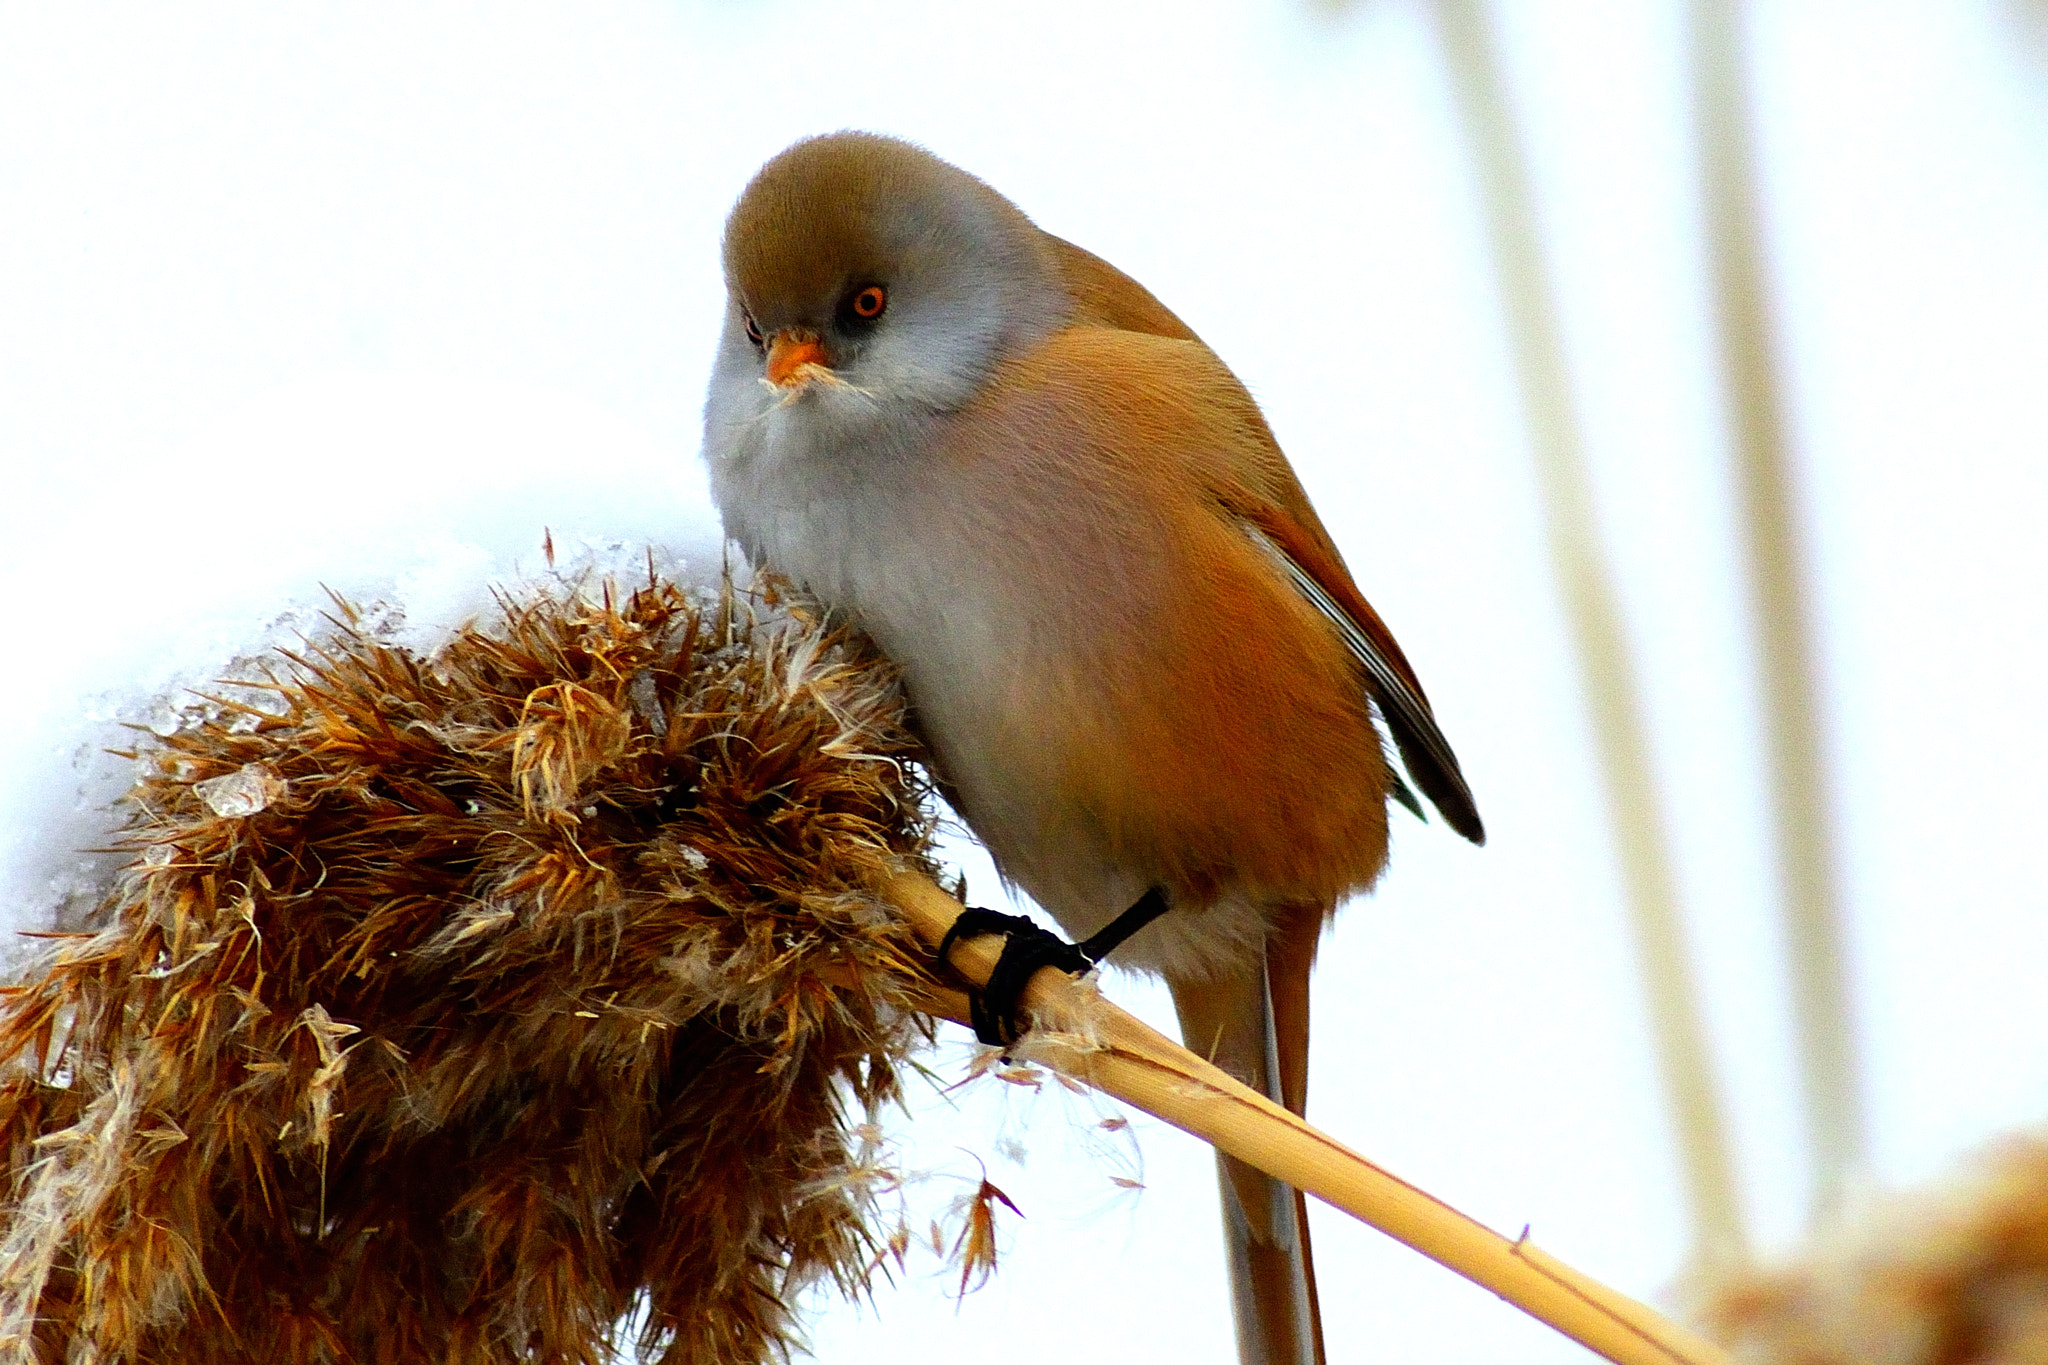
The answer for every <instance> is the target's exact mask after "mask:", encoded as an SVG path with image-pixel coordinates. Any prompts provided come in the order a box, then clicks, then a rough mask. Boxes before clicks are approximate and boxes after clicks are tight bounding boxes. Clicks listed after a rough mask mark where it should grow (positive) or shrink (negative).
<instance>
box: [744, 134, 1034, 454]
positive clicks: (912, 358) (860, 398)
mask: <svg viewBox="0 0 2048 1365" xmlns="http://www.w3.org/2000/svg"><path fill="white" fill-rule="evenodd" d="M724 257H725V280H726V295H727V302H726V315H725V323H724V332H723V335H722V337H721V339H720V345H719V354H718V361H717V366H716V370H715V373H714V376H713V381H712V401H711V408H712V411H711V416H712V417H713V419H714V420H713V428H714V433H713V434H714V446H715V445H716V439H715V437H716V428H717V426H718V422H717V421H716V418H717V417H718V416H719V414H720V411H721V410H722V409H724V410H727V415H728V416H730V417H735V418H740V419H743V420H744V419H749V418H753V417H757V416H759V415H761V414H763V413H766V412H769V411H772V410H775V409H783V410H787V411H789V412H791V414H792V416H791V418H790V420H795V421H801V422H810V423H812V424H814V425H815V424H817V423H818V422H819V421H820V420H821V419H825V418H827V417H828V416H829V417H831V418H836V420H837V421H838V422H840V423H845V422H851V421H857V420H859V419H860V418H861V417H862V416H863V415H866V416H867V417H868V418H870V419H872V418H875V417H877V416H882V417H886V415H887V414H889V413H891V412H902V411H905V410H909V411H914V412H922V413H932V412H947V411H952V410H954V409H957V408H959V407H960V406H962V405H963V404H965V403H966V402H967V401H968V400H969V399H971V398H972V397H973V396H974V394H975V393H976V392H977V391H978V389H979V387H980V385H981V383H982V381H983V379H984V378H985V377H986V375H987V374H988V372H989V370H990V369H991V368H992V367H993V366H994V365H995V364H996V363H997V362H998V361H999V360H1000V359H1001V358H1002V357H1003V356H1004V355H1005V354H1008V353H1011V352H1014V351H1016V350H1018V349H1021V348H1023V347H1026V346H1028V345H1030V344H1031V343H1032V342H1034V341H1036V340H1037V339H1038V338H1040V337H1042V336H1044V335H1045V334H1046V333H1048V332H1050V331H1052V330H1053V329H1054V328H1056V327H1058V326H1060V325H1061V324H1062V323H1063V322H1064V321H1065V319H1066V316H1067V314H1068V312H1069V311H1071V308H1072V302H1071V299H1070V298H1069V296H1068V295H1067V292H1066V290H1065V288H1064V286H1063V284H1062V282H1061V279H1060V275H1059V269H1058V265H1057V262H1056V259H1055V257H1054V256H1053V254H1052V251H1051V249H1050V248H1049V247H1048V245H1047V240H1046V238H1045V235H1044V234H1043V233H1041V232H1040V231H1039V230H1038V229H1037V228H1036V227H1035V226H1034V225H1033V224H1032V223H1031V220H1030V219H1028V218H1026V217H1025V216H1024V214H1023V213H1022V212H1021V211H1019V210H1018V209H1017V207H1016V206H1015V205H1013V204H1011V203H1010V202H1009V201H1008V200H1007V199H1005V198H1003V197H1002V196H1001V195H1000V194H997V193H996V192H995V191H994V190H992V189H990V188H989V187H988V186H987V185H984V184H983V183H982V182H981V181H979V180H977V179H975V178H974V177H973V176H971V175H968V174H967V173H966V172H964V171H962V170H959V169H958V168H957V167H954V166H951V165H949V164H947V163H946V162H944V161H941V160H940V159H939V158H937V157H935V156H933V155H931V154H930V153H929V152H926V151H924V150H923V149H921V148H918V147H915V146H912V145H911V144H909V143H907V142H901V141H898V140H896V139H894V138H887V137H879V136H876V135H874V134H869V133H834V134H831V135H828V136H825V137H816V138H810V139H808V140H806V141H803V142H799V143H797V144H796V145H795V146H793V147H791V148H789V149H788V150H787V151H785V152H783V153H782V154H781V155H779V156H777V157H776V158H775V159H774V160H772V161H770V162H769V163H768V164H767V165H765V166H763V167H762V168H761V170H760V172H759V174H757V175H756V176H755V177H754V179H753V182H752V183H751V184H749V185H748V186H747V188H746V190H745V192H744V193H743V194H742V195H741V196H740V200H739V203H738V204H737V205H736V206H735V207H734V209H733V211H732V215H731V217H730V218H729V219H728V220H727V222H726V228H725V243H724Z"/></svg>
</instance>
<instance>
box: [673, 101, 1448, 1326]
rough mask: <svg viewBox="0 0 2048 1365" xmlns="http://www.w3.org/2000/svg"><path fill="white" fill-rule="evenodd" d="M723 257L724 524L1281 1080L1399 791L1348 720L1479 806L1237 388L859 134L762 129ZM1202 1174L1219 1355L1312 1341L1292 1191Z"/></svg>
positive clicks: (939, 756) (1254, 1177) (1245, 1178)
mask: <svg viewBox="0 0 2048 1365" xmlns="http://www.w3.org/2000/svg"><path fill="white" fill-rule="evenodd" d="M725 264H726V277H727V285H728V295H729V305H728V309H727V315H726V320H725V330H724V335H723V337H722V339H721V343H720V350H719V359H718V364H717V366H716V368H715V369H714V372H713V375H712V382H711V395H710V399H709V401H708V403H707V405H706V414H705V448H706V458H707V461H708V462H709V464H710V467H711V475H712V487H713V492H714V494H715V495H716V497H717V498H718V501H719V505H720V508H721V510H722V512H723V513H724V515H725V518H726V525H727V529H728V530H729V531H730V532H731V533H732V535H733V536H734V537H735V539H737V540H739V541H740V542H741V544H742V545H743V546H744V547H745V548H746V550H747V552H748V553H749V554H750V555H752V556H754V557H756V558H757V559H759V560H763V561H765V562H766V563H768V564H769V565H770V566H772V567H774V568H777V569H779V570H781V571H782V572H783V573H785V574H787V575H788V576H789V577H790V578H792V579H793V580H795V581H796V582H797V583H798V584H799V585H800V586H802V587H803V588H805V589H806V590H807V591H809V592H811V593H812V594H814V595H815V596H817V597H818V598H820V599H821V600H822V601H824V602H825V603H827V604H828V605H829V606H831V607H832V608H834V609H835V610H837V611H839V612H841V613H843V614H845V615H846V616H848V617H849V618H851V619H853V620H855V621H857V622H858V623H859V624H860V625H862V626H863V627H864V628H865V629H866V630H867V631H868V632H869V633H870V634H871V635H872V636H873V637H874V639H875V640H876V642H877V643H878V644H879V645H880V646H881V647H882V649H883V650H884V651H885V652H886V653H888V655H889V656H890V657H891V658H892V659H893V660H894V661H895V662H896V664H897V665H898V666H899V667H900V668H901V669H902V671H903V677H904V685H905V689H906V692H907V694H908V695H909V698H910V701H911V705H912V708H913V718H914V720H915V722H916V723H917V725H918V727H919V729H920V730H921V732H922V733H923V734H924V736H925V737H926V739H927V741H928V742H929V745H930V748H931V751H932V758H933V764H934V767H935V769H936V771H937V774H938V776H939V777H940V779H941V781H942V783H943V784H944V786H945V790H946V791H947V794H948V795H949V797H951V798H952V800H953V801H954V803H955V804H956V805H957V806H958V808H959V809H960V811H961V813H962V814H963V815H964V816H965V817H966V818H967V820H968V822H969V824H971V825H972V826H973V828H974V830H975V832H976V833H977V834H978V835H979V836H980V838H981V839H982V841H983V842H984V843H985V844H986V845H987V847H988V849H989V851H990V853H991V854H992V855H993V856H994V858H995V860H996V863H997V866H998V867H999V868H1001V869H1002V871H1003V873H1004V875H1005V876H1006V877H1008V878H1009V879H1010V880H1012V881H1013V882H1015V883H1017V884H1018V885H1020V886H1022V887H1023V888H1024V889H1025V890H1026V891H1028V892H1029V893H1030V894H1031V895H1032V897H1033V898H1034V899H1036V900H1037V901H1038V902H1039V904H1041V905H1042V906H1044V907H1045V908H1046V909H1047V910H1049V911H1050V912H1051V913H1052V914H1053V916H1054V917H1055V918H1056V919H1058V920H1059V921H1060V923H1061V925H1062V926H1063V927H1064V928H1065V929H1066V930H1067V931H1068V932H1069V933H1071V934H1074V935H1075V936H1077V937H1082V936H1087V935H1092V934H1094V933H1096V932H1097V931H1098V930H1101V929H1102V928H1103V927H1104V926H1105V925H1107V924H1109V923H1111V922H1112V921H1113V920H1115V919H1117V917H1118V916H1119V915H1120V913H1121V912H1123V911H1124V910H1126V909H1127V908H1129V907H1131V906H1133V905H1134V904H1138V903H1149V902H1150V900H1151V898H1152V896H1153V893H1160V894H1163V896H1164V900H1165V903H1166V905H1167V907H1168V908H1167V910H1166V912H1165V913H1164V914H1163V915H1161V916H1160V917H1159V918H1157V919H1156V920H1153V921H1151V922H1150V923H1149V924H1148V925H1147V926H1146V927H1145V928H1143V929H1142V930H1140V931H1139V932H1138V933H1137V934H1136V935H1135V937H1133V938H1131V939H1130V940H1129V941H1128V942H1127V943H1126V944H1125V945H1124V946H1123V947H1121V948H1119V949H1117V950H1116V960H1117V961H1118V962H1120V963H1122V964H1124V965H1128V966H1133V967H1136V968H1138V969H1141V970H1151V971H1156V972H1158V973H1160V974H1162V975H1163V976H1165V977H1166V979H1167V982H1168V984H1169V986H1171V987H1172V989H1173V993H1174V999H1175V1003H1176V1006H1177V1008H1178V1010H1179V1012H1180V1015H1181V1021H1182V1029H1183V1032H1184V1034H1185V1035H1186V1036H1187V1039H1188V1041H1189V1043H1190V1045H1191V1046H1194V1047H1196V1048H1198V1049H1200V1050H1202V1051H1205V1052H1208V1053H1210V1054H1211V1055H1213V1056H1214V1057H1215V1058H1216V1059H1217V1060H1218V1062H1219V1063H1220V1064H1222V1065H1224V1066H1226V1067H1227V1068H1228V1069H1230V1070H1232V1071H1234V1072H1235V1073H1237V1074H1238V1075H1240V1076H1242V1077H1244V1078H1245V1079H1246V1080H1247V1081H1249V1082H1251V1083H1252V1084H1255V1085H1257V1086H1259V1087H1261V1088H1263V1089H1265V1090H1266V1091H1267V1092H1268V1093H1270V1094H1272V1095H1273V1096H1274V1097H1275V1098H1276V1099H1280V1100H1282V1101H1283V1102H1284V1103H1286V1104H1288V1105H1289V1106H1290V1107H1292V1108H1294V1109H1296V1110H1297V1112H1298V1111H1299V1109H1300V1107H1301V1106H1302V1105H1303V1104H1304V1103H1305V1102H1306V1087H1307V1045H1308V978H1309V970H1310V967H1311V965H1312V963H1313V961H1314V957H1315V947H1316V941H1317V937H1318V935H1319V933H1320V931H1321V926H1322V923H1323V920H1324V918H1325V917H1326V916H1327V915H1328V913H1329V912H1330V911H1331V910H1332V909H1333V908H1334V907H1335V905H1336V904H1337V902H1338V901H1339V900H1340V899H1341V898H1343V897H1344V896H1346V895H1348V894H1350V893H1353V892H1356V891H1360V890H1363V889H1365V888H1366V887H1369V886H1370V885H1371V884H1372V883H1373V881H1374V880H1375V879H1376V878H1377V877H1378V876H1379V874H1380V872H1381V870H1382V869H1383V868H1384V866H1385V863H1386V853H1387V800H1388V797H1389V795H1390V794H1391V795H1395V796H1399V797H1400V798H1402V799H1403V800H1404V801H1406V802H1408V803H1409V804H1411V805H1413V804H1415V799H1414V797H1413V796H1412V795H1410V794H1409V793H1408V791H1407V788H1406V786H1405V785H1403V784H1402V783H1401V782H1400V780H1399V778H1398V777H1397V776H1396V775H1395V773H1394V771H1393V769H1392V768H1391V767H1390V763H1389V758H1388V754H1387V751H1386V745H1385V741H1384V740H1383V738H1382V735H1381V731H1380V725H1379V721H1381V720H1383V721H1384V722H1385V724H1386V726H1387V729H1388V732H1389V733H1390V734H1391V735H1392V737H1393V739H1394V740H1395V741H1396V743H1397V745H1398V747H1399V750H1400V754H1401V757H1402V760H1403V762H1404V764H1405V765H1406V767H1407V769H1408V772H1409V774H1410V776H1411V777H1412V778H1413V779H1414V780H1415V782H1416V785H1418V786H1419V787H1420V788H1421V789H1422V791H1423V793H1424V794H1425V795H1427V796H1428V797H1429V798H1430V799H1431V800H1432V801H1433V802H1434V803H1435V804H1436V805H1437V807H1438V809H1439V810H1441V811H1442V812H1443V813H1444V815H1445V817H1446V819H1447V820H1449V822H1450V823H1451V824H1452V825H1453V827H1454V828H1456V829H1457V830H1458V831H1459V832H1460V833H1463V834H1465V835H1466V836H1467V837H1469V838H1472V839H1473V840H1475V841H1477V840H1479V839H1480V838H1482V837H1483V832H1482V830H1481V828H1480V824H1479V818H1478V812H1477V810H1476V808H1475V807H1474V806H1473V803H1472V799H1471V794H1470V792H1469V791H1468V790H1467V789H1466V787H1465V782H1464V779H1463V777H1462V776H1461V775H1460V774H1459V771H1458V764H1457V760H1456V758H1455V757H1453V756H1452V754H1451V751H1450V748H1449V745H1448V744H1446V743H1445V742H1444V739H1443V736H1442V734H1441V733H1440V732H1439V731H1438V729H1437V726H1436V722H1435V719H1434V717H1433V715H1432V714H1431V712H1430V707H1429V703H1428V701H1427V699H1426V698H1425V696H1424V695H1423V692H1422V689H1421V685H1420V683H1419V682H1418V681H1417V679H1416V675H1415V670H1414V669H1413V667H1412V666H1411V665H1410V664H1409V662H1408V660H1407V659H1406V658H1405V657H1403V655H1402V653H1401V650H1400V648H1399V646H1398V645H1396V644H1395V643H1394V639H1393V636H1392V634H1391V632H1389V631H1388V629H1387V627H1386V625H1385V623H1384V622H1383V621H1381V620H1380V618H1379V616H1378V614H1377V613H1375V612H1374V611H1373V609H1372V607H1371V606H1370V605H1369V604H1368V603H1367V602H1366V599H1365V597H1364V595H1363V594H1362V593H1360V592H1359V590H1358V588H1357V586H1356V584H1354V583H1353V582H1352V580H1351V577H1350V575H1349V573H1348V572H1347V571H1346V569H1345V568H1344V563H1343V559H1342V557H1341V556H1340V555H1339V553H1338V551H1337V547H1336V545H1335V544H1334V543H1333V542H1332V540H1331V539H1330V536H1329V534H1328V533H1327V532H1326V531H1325V530H1324V528H1323V526H1322V523H1321V521H1320V520H1319V519H1318V518H1317V516H1316V513H1315V510H1314V508H1313V507H1311V506H1310V504H1309V500H1308V496H1307V494H1306V493H1304V492H1303V491H1302V488H1301V485H1300V483H1299V481H1298V480H1297V479H1296V478H1295V476H1294V472H1293V470H1292V469H1291V468H1290V467H1289V466H1288V463H1287V459H1286V457H1285V456H1284V455H1283V454H1282V453H1281V451H1280V448H1279V445H1278V444H1277V443H1276V442H1275V441H1274V439H1273V434H1272V432H1271V430H1270V429H1269V428H1268V426H1267V424H1266V421H1265V419H1264V417H1263V416H1262V415H1261V414H1260V412H1259V410H1258V405H1257V404H1256V403H1254V402H1253V401H1252V398H1251V396H1250V394H1249V393H1247V392H1246V391H1245V389H1244V386H1243V385H1242V384H1240V383H1239V382H1238V381H1237V379H1236V377H1235V376H1234V375H1232V374H1231V372H1230V370H1229V369H1228V368H1227V367H1226V366H1225V365H1224V364H1223V362H1222V361H1220V360H1219V359H1217V357H1216V355H1215V354H1214V352H1212V351H1211V350H1210V349H1209V348H1208V347H1207V346H1206V345H1205V344H1204V343H1203V342H1202V341H1201V340H1200V339H1199V338H1198V337H1197V336H1196V335H1195V334H1194V332H1193V331H1191V330H1190V329H1189V328H1188V327H1187V326H1186V324H1185V323H1183V322H1182V321H1181V320H1180V319H1179V318H1177V317H1175V316H1174V314H1173V313H1172V312H1171V311H1170V310H1169V309H1167V308H1166V306H1165V305H1164V304H1162V303H1160V302H1159V300H1158V299H1156V298H1154V297H1153V296H1152V295H1151V293H1149V292H1148V291H1147V290H1146V289H1145V288H1144V287H1143V286H1141V285H1139V284H1138V283H1137V282H1135V281H1133V280H1132V279H1130V278H1129V277H1128V276H1126V275H1124V274H1123V273H1122V272H1121V271H1119V270H1117V269H1116V268H1115V267H1114V266H1112V265H1110V264H1109V263H1108V262H1106V261H1103V260H1102V259H1101V258H1099V257H1097V256H1094V255H1092V254H1091V253H1089V252H1087V251H1085V250H1083V249H1082V248H1080V247H1077V246H1074V245H1073V244H1072V243H1069V242H1065V241H1062V240H1061V239H1059V238H1057V237H1053V236H1052V235H1050V234H1048V233H1046V232H1043V231H1041V230H1040V229H1039V228H1037V227H1036V226H1035V225H1033V224H1032V223H1031V221H1030V220H1029V219H1028V218H1026V217H1025V216H1024V215H1023V213H1022V212H1021V211H1019V210H1018V209H1017V208H1016V207H1015V206H1013V205H1012V204H1010V202H1009V201H1008V200H1006V199H1004V198H1003V197H1002V196H1001V195H999V194H997V193H996V192H995V191H994V190H992V189H990V188H989V187H988V186H987V185H985V184H983V183H982V182H980V181H978V180H976V179H974V178H973V177H971V176H968V175H966V174H965V173H964V172H961V171H959V170H957V169H956V168H954V167H952V166H949V165H947V164H946V163H944V162H942V161H939V160H938V159H937V158H935V157H932V156H930V155H929V154H927V153H925V152H922V151H920V150H919V149H917V148H914V147H911V146H909V145H908V144H905V143H901V142H896V141H893V140H891V139H887V138H878V137H874V136H872V135H868V134H837V135H834V136H831V137H825V138H816V139H812V140H810V141H807V142H803V143H799V144H797V145H796V146H795V147H792V148H791V149H789V150H788V151H786V152H784V153H783V154H782V155H781V156H779V157H777V158H776V159H775V160H773V161H771V162H770V163H769V164H768V165H767V166H766V167H764V168H763V169H762V171H761V172H760V174H759V176H758V177H757V178H756V179H755V181H754V183H753V184H752V185H750V186H749V187H748V189H747V191H746V193H745V194H744V195H743V196H742V197H741V200H740V202H739V205H738V206H737V207H736V208H735V209H734V211H733V215H732V218H731V219H730V221H729V222H728V225H727V229H726V240H725ZM884 297H886V301H887V302H886V308H883V307H881V306H879V305H880V301H881V300H882V299H883V298H884ZM870 305H875V306H872V307H871V306H870ZM813 341H815V344H816V345H817V346H818V348H819V351H820V354H821V355H822V360H820V361H819V362H817V363H816V364H813V365H807V366H803V367H796V366H790V365H784V364H781V363H779V362H777V361H776V360H775V359H774V358H775V357H784V356H787V355H789V354H791V348H792V347H793V346H795V345H797V344H811V343H812V342H813ZM764 380H768V381H771V382H767V383H764V382H763V381H764ZM1376 716H1377V718H1378V719H1376ZM1417 809H1418V810H1419V806H1418V807H1417ZM1222 1174H1223V1177H1224V1188H1225V1190H1226V1197H1225V1207H1226V1217H1225V1224H1226V1230H1227V1233H1228V1237H1227V1245H1228V1248H1229V1254H1230V1262H1231V1267H1232V1283H1233V1291H1234V1296H1235V1301H1236V1307H1237V1318H1238V1342H1239V1351H1240V1355H1241V1357H1242V1359H1243V1360H1244V1361H1246V1362H1248V1365H1253V1363H1256V1365H1265V1363H1267V1362H1275V1363H1282V1362H1284V1365H1316V1363H1317V1362H1320V1361H1321V1359H1322V1345H1321V1340H1320V1327H1319V1325H1318V1323H1317V1315H1316V1310H1315V1295H1314V1287H1313V1284H1312V1283H1311V1282H1310V1280H1309V1276H1308V1263H1309V1255H1308V1244H1307V1225H1306V1221H1305V1218H1304V1216H1303V1210H1302V1205H1301V1201H1300V1199H1299V1196H1297V1195H1294V1194H1293V1193H1292V1192H1289V1191H1286V1190H1284V1189H1283V1188H1281V1187H1277V1186H1275V1185H1273V1183H1272V1182H1271V1181H1269V1180H1267V1179H1266V1178H1265V1177H1263V1176H1260V1175H1258V1174H1257V1173H1256V1172H1254V1171H1251V1170H1250V1169H1249V1168H1246V1167H1242V1166H1239V1165H1236V1164H1235V1163H1231V1162H1225V1163H1224V1164H1223V1170H1222Z"/></svg>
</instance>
